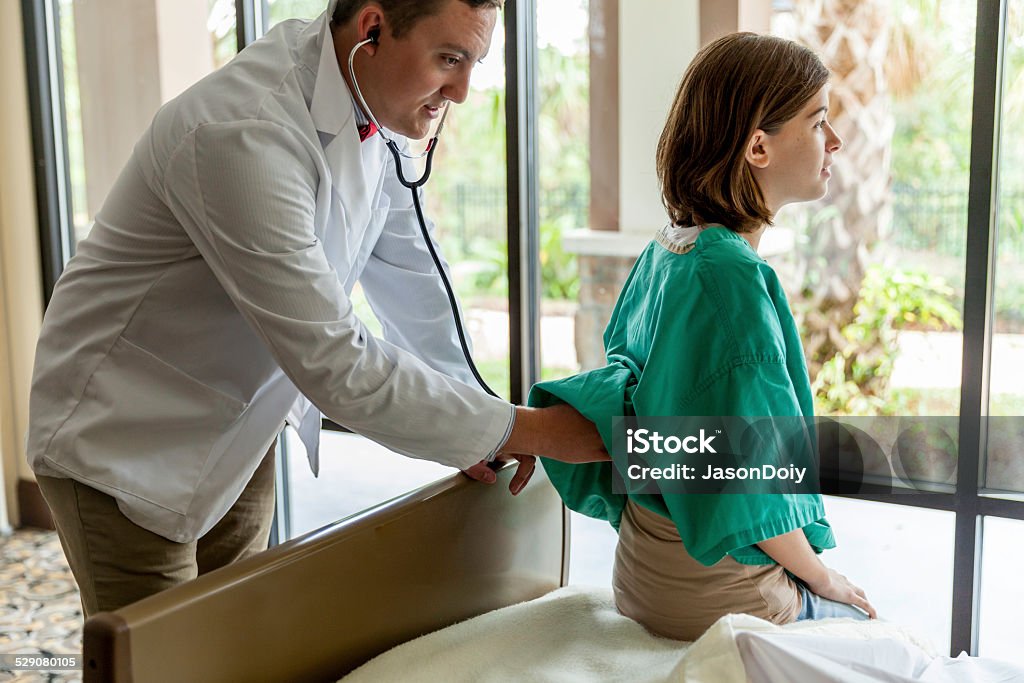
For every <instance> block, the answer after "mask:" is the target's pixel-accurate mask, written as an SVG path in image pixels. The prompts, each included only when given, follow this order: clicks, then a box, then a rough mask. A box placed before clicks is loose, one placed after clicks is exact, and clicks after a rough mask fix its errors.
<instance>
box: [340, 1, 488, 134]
mask: <svg viewBox="0 0 1024 683" xmlns="http://www.w3.org/2000/svg"><path fill="white" fill-rule="evenodd" d="M497 16H498V11H497V9H495V8H494V7H481V8H479V9H475V8H473V7H470V6H469V5H467V4H466V3H464V2H462V1H461V0H446V1H445V2H443V3H442V4H441V6H440V8H439V10H438V12H437V13H436V14H434V15H431V16H427V17H424V18H422V19H420V20H419V21H418V22H417V23H416V24H414V25H413V27H412V28H411V29H410V30H409V31H407V32H405V33H404V34H403V35H402V36H401V37H399V38H395V37H394V35H392V33H391V30H390V28H389V27H388V25H387V18H386V17H385V18H384V26H383V30H382V31H381V38H380V44H379V45H378V46H376V49H375V50H374V52H373V54H372V55H370V56H369V59H367V58H366V57H364V56H362V55H360V56H357V58H356V65H355V68H356V76H357V77H358V78H360V85H361V87H362V89H363V95H364V96H365V97H366V101H367V104H369V105H370V108H371V109H372V110H373V113H374V115H375V116H376V117H377V120H379V121H380V123H381V125H382V126H384V127H385V128H388V129H390V130H393V131H395V132H396V133H399V134H401V135H405V136H406V137H409V138H412V139H420V138H424V137H426V136H427V134H428V133H429V131H430V126H431V124H432V123H433V121H434V120H435V119H437V118H439V117H440V116H441V114H442V113H443V107H444V104H445V103H446V102H455V103H460V102H464V101H465V100H466V96H467V95H468V94H469V77H470V74H471V73H472V71H473V67H474V66H475V65H476V64H477V62H478V61H480V60H481V59H482V58H483V57H484V56H485V55H486V54H487V52H488V50H489V49H490V47H491V34H492V33H493V31H494V23H495V21H497ZM360 57H362V58H360ZM360 70H362V71H361V72H360ZM361 73H365V74H366V76H365V77H363V76H362V75H361Z"/></svg>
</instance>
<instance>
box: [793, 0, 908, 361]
mask: <svg viewBox="0 0 1024 683" xmlns="http://www.w3.org/2000/svg"><path fill="white" fill-rule="evenodd" d="M889 7H890V3H887V2H882V1H880V0H797V1H796V2H795V3H794V6H793V19H794V22H793V24H794V28H793V35H792V36H791V37H793V38H794V39H796V40H797V41H798V42H801V43H803V44H804V45H807V46H808V47H810V48H811V49H813V50H814V51H815V52H817V53H818V54H819V55H821V57H822V59H823V61H824V62H825V64H826V66H828V67H829V69H830V70H831V71H832V80H831V85H832V88H831V96H830V103H829V114H828V115H829V119H830V120H831V122H832V125H833V127H834V128H835V129H836V131H837V132H838V133H839V135H840V136H841V137H842V138H843V140H844V142H845V148H844V150H843V152H842V154H839V155H837V156H836V157H835V160H834V166H833V175H832V181H831V184H830V186H829V195H830V196H829V198H828V204H829V205H830V206H831V207H832V208H831V209H829V210H819V211H814V210H812V211H811V212H810V214H811V215H814V216H816V217H817V220H815V221H813V223H814V224H813V226H812V228H811V229H810V230H809V234H808V242H807V244H806V245H804V248H805V249H806V252H804V253H803V255H802V256H803V258H801V259H800V261H801V263H800V264H799V268H798V277H799V278H800V280H801V283H800V289H801V291H802V295H803V296H802V297H801V298H802V302H798V303H797V305H796V306H795V308H796V310H795V312H796V314H797V317H798V319H799V320H800V322H801V323H802V327H803V329H804V332H805V338H804V347H805V351H806V354H807V360H808V365H809V369H810V373H811V377H815V376H817V373H818V371H819V370H820V369H821V367H822V365H823V364H824V363H825V362H827V361H829V360H830V359H834V358H835V356H836V354H837V353H841V352H842V350H843V349H844V348H845V347H847V346H848V345H849V342H848V341H846V340H845V339H844V337H843V336H842V334H841V330H842V329H843V328H844V327H845V326H846V325H847V324H849V323H850V322H852V321H853V319H854V305H855V304H856V302H857V296H858V293H859V291H860V285H861V282H862V281H863V279H864V273H865V269H866V267H867V257H868V253H869V250H870V248H871V246H872V245H873V244H874V243H876V242H877V241H878V240H879V238H880V237H881V236H882V235H883V234H884V231H885V230H887V229H888V226H889V223H890V222H891V220H890V219H891V214H892V198H891V192H890V189H891V180H890V157H891V148H892V136H893V130H894V120H893V116H892V113H891V110H890V98H889V91H888V90H889V89H888V74H887V70H886V62H887V57H888V56H889V54H890V44H891V37H892V33H893V32H892V21H891V18H890V14H889Z"/></svg>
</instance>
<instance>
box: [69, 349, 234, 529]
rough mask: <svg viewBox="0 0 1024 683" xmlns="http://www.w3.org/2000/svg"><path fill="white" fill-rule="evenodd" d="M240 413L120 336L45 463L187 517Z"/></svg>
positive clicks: (212, 391)
mask: <svg viewBox="0 0 1024 683" xmlns="http://www.w3.org/2000/svg"><path fill="white" fill-rule="evenodd" d="M246 407H247V405H246V404H245V403H243V402H241V401H238V400H237V399H234V398H232V397H230V396H227V395H225V394H223V393H221V392H220V391H217V390H216V389H214V388H212V387H209V386H207V385H205V384H203V383H202V382H200V381H198V380H197V379H195V378H193V377H191V376H190V375H188V374H186V373H184V372H182V371H181V370H179V369H178V368H176V367H174V366H173V365H170V364H168V363H166V362H165V361H163V360H161V359H160V358H158V357H157V356H155V355H154V354H152V353H151V352H149V351H147V350H145V349H143V348H141V347H139V346H137V345H135V344H133V343H132V342H130V341H128V340H127V339H125V338H124V337H120V338H118V340H117V341H116V342H115V343H114V346H113V348H112V349H111V350H110V353H109V354H108V355H107V357H106V358H105V359H104V360H103V361H102V362H101V363H100V365H99V367H98V368H97V369H96V371H95V372H94V373H93V375H92V377H91V378H90V379H89V382H88V383H87V384H86V386H85V391H84V393H83V396H82V400H81V401H80V402H79V404H78V406H77V408H76V409H75V411H74V412H73V413H72V414H71V416H70V417H69V419H68V420H67V422H66V423H65V424H64V426H63V427H62V429H61V432H60V433H58V435H57V438H56V439H55V440H54V447H53V448H52V449H51V458H52V459H53V460H55V462H56V464H57V465H58V466H60V467H61V468H63V469H66V470H68V471H70V472H73V473H74V474H77V475H78V476H79V477H81V478H83V479H84V480H87V481H91V482H93V483H94V484H96V485H98V486H97V488H107V487H109V488H111V489H115V490H117V491H122V492H125V493H128V494H131V495H132V496H136V497H139V498H142V499H144V500H147V501H149V502H150V503H154V504H156V505H159V506H160V507H163V508H166V509H169V510H172V511H174V512H177V513H179V514H187V511H188V508H189V505H190V504H191V502H192V498H193V495H194V492H195V490H196V487H197V485H198V484H199V481H200V478H201V477H202V476H203V474H204V473H205V472H207V471H209V468H210V466H212V464H213V463H212V462H211V459H216V458H217V457H219V454H220V453H221V452H222V451H223V449H224V445H225V442H226V441H227V440H228V437H229V432H230V431H231V430H230V427H231V426H232V425H233V424H234V423H235V422H236V421H237V420H238V418H239V416H240V415H241V414H242V413H243V412H244V411H245V409H246ZM62 435H63V439H62V438H61V437H62ZM62 440H63V444H61V443H60V442H61V441H62Z"/></svg>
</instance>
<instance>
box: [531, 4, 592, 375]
mask: <svg viewBox="0 0 1024 683" xmlns="http://www.w3.org/2000/svg"><path fill="white" fill-rule="evenodd" d="M589 10H590V2H589V0H560V2H541V3H538V5H537V86H538V92H537V107H538V111H537V125H538V130H539V136H540V145H539V147H540V148H539V150H538V157H539V158H538V164H537V173H538V183H539V186H540V194H539V198H540V207H539V208H540V254H539V258H540V269H541V324H540V339H541V354H540V357H541V367H542V371H541V378H542V379H551V378H554V377H564V376H566V375H569V374H572V373H573V372H577V371H578V370H579V369H580V362H579V359H578V358H577V353H576V342H575V334H576V321H577V319H578V317H579V316H578V314H577V310H578V308H579V290H580V273H579V268H580V265H579V257H578V255H577V254H574V253H572V252H570V251H569V250H567V249H566V246H565V236H566V235H567V233H569V232H570V231H572V230H579V229H581V228H587V227H589V226H590V206H589V201H590V151H589V150H590V145H589V140H588V137H589V134H590V80H589V79H590V41H589V29H590V21H589V19H590V17H589Z"/></svg>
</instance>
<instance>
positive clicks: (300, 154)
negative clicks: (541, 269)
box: [28, 3, 514, 542]
mask: <svg viewBox="0 0 1024 683" xmlns="http://www.w3.org/2000/svg"><path fill="white" fill-rule="evenodd" d="M332 5H333V3H332ZM329 11H330V10H328V13H325V14H324V15H321V17H320V18H319V19H317V20H315V21H313V22H302V21H288V22H285V23H283V24H281V25H279V26H277V27H275V28H274V30H272V31H271V32H270V33H269V34H268V35H267V36H266V37H264V38H263V39H261V40H259V41H257V42H255V43H253V44H252V45H250V46H249V47H247V48H246V49H245V50H244V51H243V52H242V53H241V54H240V55H239V56H238V57H236V58H235V59H234V60H233V61H232V62H231V63H229V64H228V65H226V66H225V67H223V68H222V69H220V70H218V71H217V72H215V73H213V74H211V75H210V76H208V77H206V78H204V79H203V80H201V81H199V82H198V83H197V84H195V85H194V86H192V87H191V88H189V89H188V90H186V91H185V92H184V93H183V94H182V95H180V96H179V97H177V98H175V99H174V100H172V101H171V102H169V103H167V104H166V105H165V106H164V107H162V108H161V109H160V111H159V112H158V113H157V115H156V117H155V118H154V120H153V123H152V125H151V126H150V128H149V130H147V131H146V133H145V134H144V135H143V137H142V139H141V140H140V141H139V143H138V144H137V145H136V147H135V150H134V152H133V154H132V157H131V159H130V160H129V161H128V163H127V165H126V166H125V169H124V170H123V172H122V173H121V176H120V177H119V178H118V180H117V182H116V183H115V185H114V187H113V189H112V190H111V193H110V195H109V197H108V198H107V201H106V202H105V204H104V205H103V208H102V209H101V210H100V212H99V213H98V214H97V216H96V222H95V225H94V226H93V228H92V231H91V233H90V235H89V237H88V238H87V239H85V240H84V241H83V242H82V243H81V244H80V245H79V246H78V253H77V254H76V255H75V257H74V258H73V259H72V260H71V261H70V263H69V264H68V267H67V269H66V271H65V272H64V275H63V276H62V277H61V279H60V281H59V282H58V284H57V287H56V289H55V291H54V294H53V298H52V301H51V302H50V305H49V308H48V310H47V312H46V315H45V318H44V321H43V329H42V334H41V337H40V340H39V346H38V349H37V353H36V365H35V372H34V376H33V384H32V394H31V404H30V424H29V437H28V457H29V461H30V464H31V465H32V467H33V469H34V470H35V471H36V472H38V473H40V474H45V475H50V476H60V477H71V478H74V479H77V480H79V481H81V482H83V483H85V484H87V485H89V486H92V487H94V488H96V489H98V490H100V491H103V492H105V493H108V494H110V495H111V496H113V497H114V498H116V499H117V501H118V506H119V507H120V509H121V510H122V511H123V512H124V514H125V515H126V516H128V518H129V519H131V520H133V521H134V522H136V523H137V524H139V525H140V526H143V527H145V528H147V529H149V530H151V531H154V532H155V533H158V534H160V535H162V536H165V537H166V538H169V539H171V540H174V541H179V542H185V541H190V540H193V539H196V538H198V537H200V536H202V535H203V534H204V533H205V532H206V531H208V530H209V529H210V528H211V527H213V525H214V524H215V523H216V522H217V521H218V520H219V519H220V518H221V517H223V515H224V514H225V512H227V510H228V509H229V508H230V506H231V505H232V504H233V503H234V501H235V500H236V499H237V498H238V495H239V494H240V492H241V491H242V489H243V487H244V486H245V484H246V482H247V481H248V480H249V478H250V476H251V475H252V473H253V471H254V470H255V469H256V466H257V465H258V464H259V462H260V459H261V458H262V456H263V454H264V452H265V451H266V449H267V448H268V447H269V445H270V444H271V442H272V441H273V439H274V437H275V436H276V435H277V433H278V431H279V430H280V429H281V426H282V424H283V423H284V420H285V418H286V416H287V417H288V418H289V421H290V422H291V423H292V424H294V425H295V426H296V427H299V428H300V433H301V434H302V435H303V437H304V438H305V440H306V441H307V442H308V445H309V447H310V448H311V455H312V457H311V464H312V465H313V467H314V470H315V469H316V458H315V451H316V447H315V442H316V438H317V434H318V426H319V418H320V413H319V411H322V412H323V413H324V414H325V415H327V416H328V417H330V418H331V419H333V420H335V421H337V422H338V423H340V424H343V425H346V426H347V427H349V428H351V429H353V430H354V431H356V432H359V433H361V434H364V435H366V436H368V437H370V438H371V439H373V440H375V441H377V442H379V443H381V444H383V445H385V446H387V447H388V448H391V449H393V450H396V451H398V452H400V453H404V454H406V455H411V456H414V457H422V458H429V459H431V460H435V461H437V462H441V463H444V464H447V465H452V466H455V467H460V468H466V467H469V466H470V465H472V464H474V463H476V462H477V461H479V460H480V459H481V458H484V457H487V456H488V455H489V454H491V453H492V452H493V451H494V450H495V449H496V448H497V447H498V446H499V445H500V444H501V443H503V442H504V440H505V438H506V437H507V434H508V431H509V430H510V428H511V424H512V420H513V418H514V408H513V407H512V406H511V405H510V404H508V403H506V402H504V401H501V400H499V399H496V398H492V397H490V396H487V395H486V394H484V393H483V392H482V391H481V390H480V389H479V387H477V386H476V385H475V383H474V381H473V379H472V376H471V375H470V373H469V372H468V370H467V368H466V365H465V360H464V359H463V357H462V352H461V349H460V348H459V346H458V341H457V337H456V334H455V330H454V326H453V325H452V323H451V312H450V309H449V306H448V301H447V298H446V296H445V294H444V292H443V289H442V286H441V283H440V280H439V278H438V276H437V273H436V269H435V267H434V265H433V263H432V261H431V259H430V257H429V255H428V254H427V251H426V248H425V246H424V245H423V243H422V239H421V237H420V235H419V228H418V224H417V221H416V218H415V213H414V211H413V209H412V198H411V197H410V195H409V191H408V190H406V189H405V188H403V187H402V186H401V185H400V184H399V183H398V181H397V179H396V178H395V173H394V167H393V165H394V162H393V160H392V159H391V157H390V155H389V154H388V152H387V150H386V148H385V146H384V144H383V143H382V141H381V140H380V137H379V136H375V137H374V138H371V139H370V140H368V141H367V142H365V143H362V144H360V142H359V138H358V133H357V131H356V126H355V122H354V118H353V116H354V108H353V104H352V99H351V95H350V93H349V91H348V89H347V86H346V84H345V82H344V80H343V79H342V76H341V72H340V69H339V67H338V63H337V60H336V58H335V52H334V48H333V43H332V41H331V34H330V30H329V24H328V17H329ZM408 170H409V171H410V172H411V171H412V169H411V168H410V169H408ZM431 227H432V226H431ZM357 279H359V280H361V282H362V284H363V287H364V289H365V291H366V294H367V298H368V299H369V301H370V304H371V306H372V307H373V308H374V311H375V313H376V314H377V315H378V317H379V318H380V319H381V321H382V322H383V326H384V339H377V338H374V337H373V336H372V335H371V334H370V333H369V332H368V331H367V330H366V327H365V326H364V325H363V323H362V322H361V321H359V319H358V318H356V316H355V313H354V311H353V308H352V304H351V302H350V301H349V296H348V295H349V293H350V292H351V290H352V287H353V285H354V284H355V282H356V280H357ZM306 398H308V400H305V399H306ZM310 402H311V403H312V405H315V407H316V408H318V409H319V411H317V410H316V408H313V409H309V407H310V405H311V403H310Z"/></svg>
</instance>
